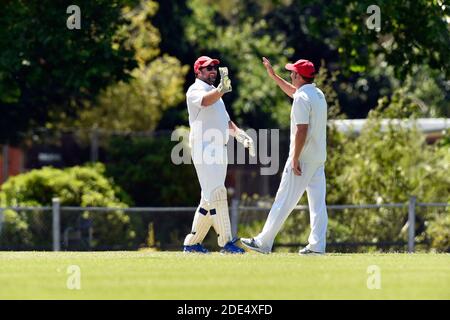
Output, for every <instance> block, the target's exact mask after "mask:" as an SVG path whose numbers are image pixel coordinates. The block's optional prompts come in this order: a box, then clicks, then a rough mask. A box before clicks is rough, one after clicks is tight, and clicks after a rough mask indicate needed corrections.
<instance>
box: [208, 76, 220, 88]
mask: <svg viewBox="0 0 450 320" xmlns="http://www.w3.org/2000/svg"><path fill="white" fill-rule="evenodd" d="M216 78H217V77H216V76H209V77H207V78H206V82H207V83H208V84H209V85H211V86H212V85H213V84H214V82H216Z"/></svg>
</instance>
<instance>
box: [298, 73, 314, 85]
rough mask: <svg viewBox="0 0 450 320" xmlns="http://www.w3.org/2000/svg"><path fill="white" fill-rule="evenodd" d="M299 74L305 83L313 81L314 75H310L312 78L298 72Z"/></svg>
mask: <svg viewBox="0 0 450 320" xmlns="http://www.w3.org/2000/svg"><path fill="white" fill-rule="evenodd" d="M299 75H300V77H302V79H303V80H304V81H305V82H306V83H313V81H314V77H312V78H307V77H304V76H302V75H301V74H299Z"/></svg>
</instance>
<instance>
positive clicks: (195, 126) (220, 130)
mask: <svg viewBox="0 0 450 320" xmlns="http://www.w3.org/2000/svg"><path fill="white" fill-rule="evenodd" d="M214 89H215V87H214V86H211V85H209V84H207V83H206V82H204V81H202V80H200V79H196V80H195V82H194V83H193V84H192V85H191V86H190V87H189V89H188V91H187V92H186V102H187V107H188V112H189V126H190V127H191V132H190V135H189V141H190V143H191V146H192V145H193V143H198V142H200V141H202V142H203V143H209V142H212V143H214V144H217V145H224V144H226V143H227V142H228V138H229V130H228V121H230V116H229V115H228V112H227V110H226V108H225V104H224V102H223V100H222V98H220V99H219V100H217V101H216V102H215V103H214V104H212V105H209V106H202V105H201V104H202V99H203V96H204V95H205V94H206V93H208V92H209V91H211V90H214ZM218 135H220V139H216V137H217V136H218Z"/></svg>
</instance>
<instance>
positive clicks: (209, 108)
mask: <svg viewBox="0 0 450 320" xmlns="http://www.w3.org/2000/svg"><path fill="white" fill-rule="evenodd" d="M219 63H220V61H219V60H217V59H212V58H210V57H207V56H202V57H200V58H198V59H197V60H196V62H195V63H194V72H195V74H196V80H195V83H194V84H192V85H191V86H190V87H189V89H188V91H187V93H186V100H187V106H188V112H189V125H190V128H191V131H190V136H189V143H190V145H191V151H192V159H193V162H194V166H195V170H196V172H197V176H198V180H199V182H200V187H201V190H202V192H201V200H200V204H199V206H198V208H197V210H196V212H195V216H194V221H193V224H192V231H191V233H189V234H188V235H187V236H186V238H185V240H184V251H185V252H200V253H207V252H208V250H207V249H206V248H204V247H203V246H202V245H201V243H202V241H203V239H204V238H205V236H206V234H207V233H208V231H209V229H210V227H211V226H213V227H214V229H215V231H216V233H217V235H218V244H219V246H220V247H222V250H221V252H222V253H244V250H243V249H242V248H240V247H238V246H236V245H235V242H236V241H237V239H235V240H233V239H232V234H231V225H230V216H229V212H228V202H227V190H226V188H225V177H226V173H227V165H228V159H227V146H226V145H227V142H228V138H229V134H231V135H232V136H234V137H235V139H236V140H237V141H238V142H240V143H242V144H243V145H244V147H246V148H248V149H249V152H250V154H251V155H252V156H254V153H255V151H254V143H253V140H252V138H251V137H250V136H248V135H247V134H246V133H245V132H244V131H243V130H241V129H239V128H238V127H237V126H236V124H235V123H234V122H233V121H231V120H230V116H229V115H228V112H227V110H226V108H225V104H224V102H223V100H222V96H223V95H224V94H225V93H227V92H230V91H231V90H232V87H231V80H230V78H229V76H228V69H227V68H218V65H219ZM218 69H219V71H220V75H221V79H220V83H219V85H218V86H217V88H216V87H214V85H213V84H214V82H215V81H216V78H217V71H218Z"/></svg>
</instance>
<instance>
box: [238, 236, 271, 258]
mask: <svg viewBox="0 0 450 320" xmlns="http://www.w3.org/2000/svg"><path fill="white" fill-rule="evenodd" d="M241 243H242V244H243V245H244V246H245V247H247V248H249V249H250V250H253V251H257V252H259V253H264V254H269V253H270V251H268V250H264V249H263V248H261V247H260V246H259V245H258V244H257V243H256V240H255V238H251V239H250V238H241Z"/></svg>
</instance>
